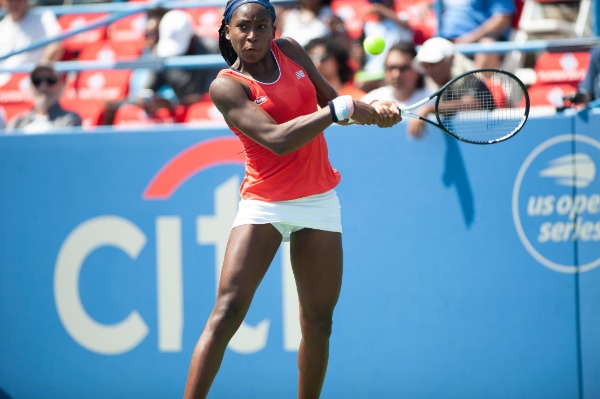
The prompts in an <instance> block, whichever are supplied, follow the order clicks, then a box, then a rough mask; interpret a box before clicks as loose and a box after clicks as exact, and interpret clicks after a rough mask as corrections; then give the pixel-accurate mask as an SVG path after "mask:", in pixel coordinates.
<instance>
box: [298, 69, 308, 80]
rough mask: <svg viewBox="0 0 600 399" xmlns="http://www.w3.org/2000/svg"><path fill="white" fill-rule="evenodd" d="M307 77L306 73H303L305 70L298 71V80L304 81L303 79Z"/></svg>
mask: <svg viewBox="0 0 600 399" xmlns="http://www.w3.org/2000/svg"><path fill="white" fill-rule="evenodd" d="M305 76H306V75H305V74H304V71H303V70H299V71H296V77H297V78H298V79H302V78H303V77H305Z"/></svg>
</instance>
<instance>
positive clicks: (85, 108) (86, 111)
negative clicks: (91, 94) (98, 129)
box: [60, 97, 104, 129]
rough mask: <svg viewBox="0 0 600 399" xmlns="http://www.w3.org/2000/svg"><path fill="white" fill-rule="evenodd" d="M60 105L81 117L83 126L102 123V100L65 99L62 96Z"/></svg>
mask: <svg viewBox="0 0 600 399" xmlns="http://www.w3.org/2000/svg"><path fill="white" fill-rule="evenodd" d="M60 105H61V106H62V107H63V108H64V109H66V110H69V111H72V112H75V113H76V114H78V115H79V116H80V117H81V125H82V127H83V128H86V129H90V128H93V127H94V126H98V125H100V124H102V116H103V114H104V101H101V100H100V101H95V100H87V101H86V100H81V99H67V98H66V97H63V99H61V101H60Z"/></svg>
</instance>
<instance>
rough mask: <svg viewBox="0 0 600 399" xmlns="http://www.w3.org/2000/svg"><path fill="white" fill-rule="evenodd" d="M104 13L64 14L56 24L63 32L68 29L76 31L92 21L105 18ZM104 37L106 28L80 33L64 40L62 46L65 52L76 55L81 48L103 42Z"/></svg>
mask: <svg viewBox="0 0 600 399" xmlns="http://www.w3.org/2000/svg"><path fill="white" fill-rule="evenodd" d="M106 15H107V14H106V13H91V14H65V15H61V16H59V17H58V23H59V24H60V26H61V27H62V29H63V31H67V30H70V29H78V28H81V27H83V26H85V25H89V24H90V23H91V22H92V21H94V20H97V19H99V18H104V17H106ZM105 36H106V26H100V27H98V28H95V29H92V30H88V31H85V32H81V33H79V34H77V35H75V36H71V37H68V38H66V39H65V40H64V41H63V46H64V48H65V50H66V51H67V52H70V53H78V52H79V50H81V49H82V48H84V47H86V46H88V45H90V44H92V43H96V42H97V41H99V40H103V39H104V38H105Z"/></svg>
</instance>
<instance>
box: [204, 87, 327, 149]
mask: <svg viewBox="0 0 600 399" xmlns="http://www.w3.org/2000/svg"><path fill="white" fill-rule="evenodd" d="M249 93H250V90H249V88H248V87H247V86H245V85H244V83H242V82H240V81H239V80H237V79H235V78H231V77H227V76H218V77H217V78H216V79H215V80H214V81H213V82H212V84H211V86H210V97H211V99H212V101H213V103H214V104H215V106H216V107H217V109H218V110H219V111H220V112H221V114H223V117H224V118H225V121H226V122H227V123H228V124H230V125H231V126H234V127H236V128H237V129H239V130H240V131H241V132H242V133H243V134H244V135H246V136H248V137H249V138H250V139H252V140H254V141H255V142H257V143H258V144H260V145H262V146H263V147H265V148H267V149H269V150H271V151H272V152H273V153H275V154H278V155H283V154H287V153H289V152H292V151H295V150H297V149H298V148H300V147H302V146H304V145H305V144H307V143H308V142H309V141H311V140H312V139H313V138H315V137H316V136H318V135H319V134H321V133H322V132H323V131H324V130H325V129H326V128H327V127H328V126H330V125H331V124H332V123H333V120H332V118H331V113H330V111H329V107H326V108H322V109H319V110H318V111H316V112H313V113H311V114H308V115H303V116H299V117H297V118H295V119H292V120H290V121H288V122H285V123H282V124H277V122H276V121H275V120H274V119H273V118H272V117H271V116H270V115H269V114H268V113H267V112H266V111H265V110H263V109H262V108H261V107H260V106H259V105H257V104H255V103H254V101H252V100H251V99H250V96H249Z"/></svg>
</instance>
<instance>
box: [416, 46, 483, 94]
mask: <svg viewBox="0 0 600 399" xmlns="http://www.w3.org/2000/svg"><path fill="white" fill-rule="evenodd" d="M416 60H417V62H418V64H419V66H420V67H421V68H422V69H423V70H424V72H425V84H426V86H427V87H428V88H429V89H430V90H433V91H437V90H438V89H439V88H440V87H442V86H443V85H444V84H446V83H447V82H448V81H449V80H450V79H452V78H454V77H456V76H458V75H460V74H462V73H465V72H467V71H469V70H472V69H473V64H472V62H471V60H469V59H468V58H467V57H465V56H464V55H462V54H460V53H457V52H456V49H455V47H454V44H453V43H452V42H451V41H449V40H446V39H444V38H441V37H433V38H431V39H428V40H426V41H425V43H423V45H421V47H420V48H419V51H418V52H417V56H416Z"/></svg>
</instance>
